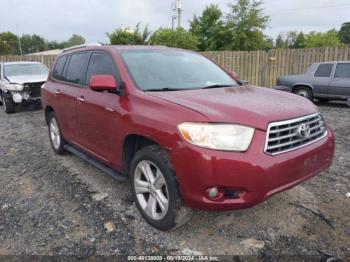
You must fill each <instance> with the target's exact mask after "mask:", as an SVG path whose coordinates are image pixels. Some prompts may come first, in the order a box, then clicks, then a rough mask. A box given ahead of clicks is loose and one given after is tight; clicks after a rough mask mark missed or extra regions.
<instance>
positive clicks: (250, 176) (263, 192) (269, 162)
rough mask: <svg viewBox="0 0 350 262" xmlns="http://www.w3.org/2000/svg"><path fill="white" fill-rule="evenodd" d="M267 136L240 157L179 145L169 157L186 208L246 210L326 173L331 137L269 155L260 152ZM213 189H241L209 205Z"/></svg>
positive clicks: (260, 133)
mask: <svg viewBox="0 0 350 262" xmlns="http://www.w3.org/2000/svg"><path fill="white" fill-rule="evenodd" d="M265 139H266V133H265V132H263V131H259V130H256V132H255V135H254V138H253V141H252V144H251V145H250V147H249V149H248V150H247V151H246V152H244V153H237V152H222V151H214V150H209V149H203V148H199V147H195V146H192V145H189V144H188V143H185V142H184V143H182V144H181V145H180V147H179V148H178V149H175V150H173V151H171V152H170V154H171V158H172V162H173V165H174V168H175V170H176V175H177V179H178V182H179V184H180V191H181V194H182V197H183V200H184V202H185V204H186V205H187V206H189V207H191V208H194V209H202V210H210V211H227V210H234V209H241V208H248V207H251V206H253V205H256V204H258V203H261V202H262V201H264V200H265V199H267V198H268V197H270V196H272V195H274V194H276V193H279V192H281V191H284V190H287V189H289V188H291V187H293V186H295V185H297V184H299V183H301V182H303V181H305V180H307V179H309V178H311V177H313V176H315V175H317V174H318V173H319V172H321V171H323V170H325V169H326V168H328V167H329V166H330V165H331V163H332V160H333V155H334V140H335V139H334V134H333V132H332V131H331V130H330V129H329V128H328V135H327V137H325V138H323V139H321V140H319V141H317V142H315V143H313V144H311V145H308V146H305V147H303V148H300V149H297V150H294V151H291V152H288V153H284V154H280V155H276V156H270V155H267V154H265V153H264V145H265ZM212 186H222V187H228V188H235V189H239V190H240V191H241V192H242V193H241V194H240V195H239V197H237V198H234V199H224V200H222V201H220V202H216V201H211V200H209V199H208V198H207V197H206V196H205V193H204V192H205V191H206V189H208V188H209V187H212Z"/></svg>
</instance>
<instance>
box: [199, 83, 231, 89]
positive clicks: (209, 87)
mask: <svg viewBox="0 0 350 262" xmlns="http://www.w3.org/2000/svg"><path fill="white" fill-rule="evenodd" d="M231 86H235V85H222V84H214V85H209V86H205V87H202V88H201V89H211V88H223V87H231Z"/></svg>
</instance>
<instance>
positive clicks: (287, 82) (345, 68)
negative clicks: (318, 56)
mask: <svg viewBox="0 0 350 262" xmlns="http://www.w3.org/2000/svg"><path fill="white" fill-rule="evenodd" d="M276 89H278V90H283V91H288V92H292V93H294V94H297V95H300V96H303V97H306V98H308V99H310V100H312V99H313V98H316V99H317V100H319V101H321V102H328V101H330V100H342V101H347V100H349V99H350V62H349V61H342V62H340V61H339V62H324V63H315V64H312V65H311V66H310V68H309V69H308V70H307V72H306V73H305V74H304V75H289V76H281V77H279V78H278V80H277V86H276Z"/></svg>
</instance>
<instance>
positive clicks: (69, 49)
mask: <svg viewBox="0 0 350 262" xmlns="http://www.w3.org/2000/svg"><path fill="white" fill-rule="evenodd" d="M90 46H103V45H102V44H101V43H87V44H82V45H75V46H71V47H68V48H65V49H63V50H62V53H65V52H68V51H71V50H74V49H79V48H84V47H90Z"/></svg>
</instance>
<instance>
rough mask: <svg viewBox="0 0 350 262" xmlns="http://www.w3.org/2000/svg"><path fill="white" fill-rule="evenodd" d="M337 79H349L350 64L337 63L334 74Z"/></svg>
mask: <svg viewBox="0 0 350 262" xmlns="http://www.w3.org/2000/svg"><path fill="white" fill-rule="evenodd" d="M334 77H337V78H350V63H339V64H338V65H337V68H336V70H335V73H334Z"/></svg>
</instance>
